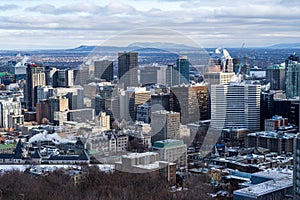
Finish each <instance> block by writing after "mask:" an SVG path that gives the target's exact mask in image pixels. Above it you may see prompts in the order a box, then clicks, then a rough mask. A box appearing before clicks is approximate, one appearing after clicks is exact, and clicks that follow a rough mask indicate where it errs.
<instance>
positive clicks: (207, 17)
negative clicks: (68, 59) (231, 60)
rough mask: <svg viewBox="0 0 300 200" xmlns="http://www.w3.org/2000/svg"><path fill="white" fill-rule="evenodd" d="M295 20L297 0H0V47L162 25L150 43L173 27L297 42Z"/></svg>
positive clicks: (249, 43)
mask: <svg viewBox="0 0 300 200" xmlns="http://www.w3.org/2000/svg"><path fill="white" fill-rule="evenodd" d="M299 24H300V1H299V0H243V1H242V0H237V1H235V0H151V1H150V0H149V1H148V0H147V1H146V0H128V1H112V0H100V1H99V0H89V1H88V0H86V1H82V0H69V1H61V0H48V1H44V0H14V1H11V0H1V1H0V49H36V48H42V49H44V48H72V47H76V46H79V45H99V44H103V42H105V41H106V43H105V44H107V45H110V44H113V43H112V42H110V41H111V40H112V39H111V38H114V37H118V36H116V35H122V34H123V33H124V32H125V33H126V32H127V33H131V30H135V33H136V30H143V28H145V27H148V28H149V27H154V28H155V30H160V31H154V32H153V33H151V34H153V40H154V42H155V38H158V37H160V40H162V38H168V35H169V32H172V33H173V31H174V32H176V33H178V34H180V35H181V36H184V37H187V38H190V39H192V40H193V41H195V42H196V43H197V44H200V45H201V46H203V47H241V46H242V44H243V43H245V47H254V46H268V45H272V44H276V43H294V42H300V40H299V38H300V26H299ZM146 30H149V29H146ZM138 32H140V33H139V35H143V34H144V33H145V32H147V33H145V34H148V39H149V38H150V39H151V34H150V33H149V31H144V32H143V31H138ZM149 34H150V35H149ZM129 35H130V34H129ZM162 35H164V36H162ZM149 36H150V37H149ZM122 40H123V42H124V41H125V40H127V39H126V38H122ZM129 40H130V42H134V37H131V38H130V39H129ZM119 41H120V40H119ZM179 41H180V40H179ZM130 42H129V43H130ZM181 43H184V42H182V41H181ZM116 44H118V43H116Z"/></svg>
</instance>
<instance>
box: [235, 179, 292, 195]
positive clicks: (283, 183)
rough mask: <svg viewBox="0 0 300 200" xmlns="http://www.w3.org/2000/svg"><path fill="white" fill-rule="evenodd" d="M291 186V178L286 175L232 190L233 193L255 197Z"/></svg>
mask: <svg viewBox="0 0 300 200" xmlns="http://www.w3.org/2000/svg"><path fill="white" fill-rule="evenodd" d="M289 187H293V178H292V177H291V176H286V177H284V178H281V179H277V180H270V181H266V182H264V183H260V184H257V185H253V186H249V187H247V188H243V189H240V190H236V191H234V192H233V194H234V195H238V196H244V197H252V198H257V197H259V196H263V195H266V194H269V193H272V192H275V191H279V190H283V189H285V188H289Z"/></svg>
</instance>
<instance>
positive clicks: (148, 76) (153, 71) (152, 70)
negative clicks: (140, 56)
mask: <svg viewBox="0 0 300 200" xmlns="http://www.w3.org/2000/svg"><path fill="white" fill-rule="evenodd" d="M159 70H160V68H159V67H152V66H146V67H143V68H141V69H140V83H141V84H142V85H150V84H156V83H158V71H159Z"/></svg>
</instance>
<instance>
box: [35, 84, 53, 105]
mask: <svg viewBox="0 0 300 200" xmlns="http://www.w3.org/2000/svg"><path fill="white" fill-rule="evenodd" d="M36 90H37V103H39V102H40V101H41V100H43V99H48V98H49V97H51V96H53V88H52V87H51V86H48V85H46V86H44V85H43V86H37V89H36Z"/></svg>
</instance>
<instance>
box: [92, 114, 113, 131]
mask: <svg viewBox="0 0 300 200" xmlns="http://www.w3.org/2000/svg"><path fill="white" fill-rule="evenodd" d="M95 121H96V126H99V127H100V129H101V130H103V131H106V130H109V129H110V116H109V115H106V113H105V112H100V113H99V115H98V116H96V120H95Z"/></svg>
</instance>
